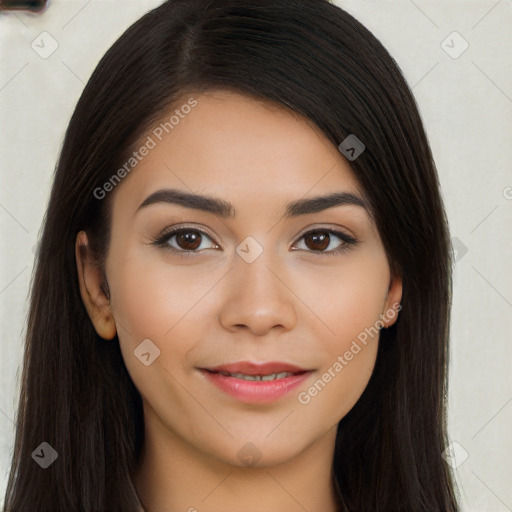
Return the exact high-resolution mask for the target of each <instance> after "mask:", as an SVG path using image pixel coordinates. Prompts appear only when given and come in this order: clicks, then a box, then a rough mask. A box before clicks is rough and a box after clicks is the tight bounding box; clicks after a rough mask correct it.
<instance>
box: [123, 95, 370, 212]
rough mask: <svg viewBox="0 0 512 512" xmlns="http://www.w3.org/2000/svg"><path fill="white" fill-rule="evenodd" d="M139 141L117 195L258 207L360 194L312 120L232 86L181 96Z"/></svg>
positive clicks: (350, 173) (349, 172) (351, 175)
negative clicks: (166, 191) (179, 194)
mask: <svg viewBox="0 0 512 512" xmlns="http://www.w3.org/2000/svg"><path fill="white" fill-rule="evenodd" d="M191 100H193V101H191ZM186 105H189V106H188V107H186V108H185V106H186ZM190 105H194V106H193V107H190ZM144 145H146V146H147V147H151V149H150V150H149V151H145V152H144V153H145V156H143V157H140V156H139V158H140V161H138V163H137V165H136V166H135V167H134V168H133V170H132V171H131V172H130V174H129V175H128V177H127V178H126V179H125V180H124V182H123V184H122V185H123V186H122V187H119V188H120V189H121V190H117V191H116V195H118V194H119V195H120V196H121V197H120V199H121V198H122V197H123V198H125V199H131V200H133V201H135V202H138V204H140V202H142V201H143V200H144V198H145V197H146V196H147V195H149V194H151V193H152V192H154V191H156V190H158V189H162V188H169V187H174V188H177V187H179V188H181V189H183V190H188V191H194V192H203V193H208V194H211V195H214V196H218V197H223V198H226V199H227V200H229V201H230V202H232V203H233V204H234V205H235V207H236V209H237V211H238V210H243V209H244V205H245V206H249V203H248V202H247V201H249V200H250V201H253V202H254V201H256V203H257V204H258V208H259V209H261V208H262V207H263V206H264V205H265V204H267V205H269V207H273V208H276V207H277V206H279V205H282V204H283V203H286V202H289V201H292V200H294V199H297V198H300V197H304V196H315V195H320V194H326V193H330V192H332V191H344V192H351V193H354V194H358V195H363V191H362V190H361V187H360V186H359V183H358V181H357V179H356V177H355V175H354V173H353V171H352V169H351V167H350V165H349V164H348V162H347V161H346V160H345V159H344V157H343V156H342V155H341V154H340V152H339V151H338V149H337V147H336V146H335V145H334V144H332V143H331V142H330V141H329V140H328V139H327V138H326V137H325V135H324V134H323V133H322V132H321V130H320V129H319V128H318V127H316V126H315V125H314V124H313V123H312V122H310V121H309V120H307V119H305V118H304V117H302V116H300V115H299V114H297V113H294V112H292V111H290V110H288V109H285V108H284V107H280V106H277V105H275V104H273V103H270V102H262V101H261V100H256V99H254V98H251V97H249V96H245V95H241V94H237V93H233V92H226V91H215V92H209V93H202V94H195V95H192V94H191V95H190V96H184V97H183V98H182V100H181V103H180V102H177V103H175V105H174V106H173V107H172V109H170V110H168V111H167V112H165V113H163V114H162V116H161V119H160V120H159V121H157V122H155V123H154V126H152V127H150V128H149V129H148V130H147V132H146V133H145V134H144V135H143V136H142V137H141V139H140V140H139V143H138V144H137V145H136V148H135V149H136V150H137V148H141V147H142V146H144ZM116 201H117V200H116Z"/></svg>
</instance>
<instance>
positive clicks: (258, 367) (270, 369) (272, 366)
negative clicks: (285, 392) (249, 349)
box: [204, 361, 309, 375]
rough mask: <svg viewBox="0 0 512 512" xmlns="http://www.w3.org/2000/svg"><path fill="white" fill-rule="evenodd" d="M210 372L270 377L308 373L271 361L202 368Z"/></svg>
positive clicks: (289, 365)
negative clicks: (284, 373) (271, 375)
mask: <svg viewBox="0 0 512 512" xmlns="http://www.w3.org/2000/svg"><path fill="white" fill-rule="evenodd" d="M204 370H208V371H210V372H227V373H241V374H243V375H270V374H272V373H282V372H287V373H304V372H307V371H309V370H308V369H306V368H301V367H299V366H296V365H294V364H290V363H282V362H279V361H271V362H268V363H253V362H250V361H240V362H238V363H229V364H222V365H220V366H215V367H213V368H204Z"/></svg>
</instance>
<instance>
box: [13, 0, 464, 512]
mask: <svg viewBox="0 0 512 512" xmlns="http://www.w3.org/2000/svg"><path fill="white" fill-rule="evenodd" d="M222 89H225V90H233V91H237V92H241V93H243V94H246V95H249V96H251V97H253V98H255V99H261V100H265V101H270V102H274V103H276V104H279V105H281V106H283V105H284V106H285V107H287V108H288V109H290V110H292V111H294V112H297V113H299V114H301V115H302V116H304V117H305V118H307V119H309V120H311V121H312V122H313V123H315V124H316V125H317V126H318V127H319V128H320V129H321V130H322V131H323V133H324V134H325V136H326V137H327V138H328V139H329V140H330V141H332V143H333V144H335V145H336V146H338V145H339V144H340V143H341V142H342V141H343V140H344V139H345V138H346V137H347V136H348V135H350V134H355V135H356V136H357V138H359V139H360V140H361V141H363V143H364V144H365V147H366V149H365V151H364V152H363V153H362V154H361V155H360V156H359V157H358V158H357V159H356V160H354V161H351V162H350V164H351V167H352V169H353V171H354V173H355V175H356V177H357V179H358V180H359V182H360V184H361V185H362V187H363V189H364V191H365V194H366V196H367V197H368V198H369V200H370V203H371V208H372V211H373V213H374V216H375V220H376V223H377V227H378V230H379V233H380V236H381V239H382V242H383V244H384V247H385V250H386V254H387V256H388V260H389V263H390V267H391V270H392V272H394V273H395V274H397V275H399V276H401V278H402V281H403V295H402V308H403V309H402V310H401V312H400V315H399V318H398V320H397V322H396V323H395V324H394V325H393V326H392V327H390V328H389V329H384V330H382V331H381V334H380V344H379V351H378V355H377V362H376V366H375V369H374V372H373V375H372V377H371V379H370V382H369V384H368V386H367V388H366V389H365V391H364V393H363V395H362V396H361V398H360V399H359V401H358V402H357V403H356V404H355V406H354V407H353V408H352V410H351V411H350V412H349V413H348V414H347V415H346V416H345V417H344V418H343V419H342V420H341V421H340V423H339V427H338V437H337V443H336V449H335V455H334V461H333V481H334V483H335V484H336V486H337V487H339V489H340V492H341V495H342V496H343V501H344V502H345V504H346V505H345V507H346V508H347V510H350V511H362V512H370V511H379V512H400V511H401V512H427V511H428V512H434V511H435V512H439V511H443V512H455V511H457V510H458V506H457V504H456V498H455V491H454V483H453V480H452V476H451V474H450V470H449V468H448V466H447V465H446V464H445V463H444V461H443V458H442V456H441V454H442V452H443V450H444V449H445V447H446V445H447V435H446V397H447V359H448V337H449V336H448V335H449V318H450V316H449V315H450V304H451V264H452V262H451V252H450V243H449V233H448V223H447V220H446V215H445V211H444V208H443V204H442V200H441V195H440V190H439V181H438V177H437V173H436V168H435V163H434V160H433V157H432V154H431V150H430V147H429V143H428V141H427V137H426V134H425V131H424V128H423V125H422V121H421V118H420V115H419V113H418V108H417V105H416V103H415V100H414V98H413V95H412V93H411V91H410V89H409V87H408V85H407V84H406V82H405V80H404V78H403V75H402V73H401V71H400V69H399V67H398V65H397V63H396V62H395V60H394V59H393V58H392V57H391V56H390V55H389V53H388V52H387V51H386V49H385V48H384V46H383V45H382V44H381V43H380V42H379V41H378V39H376V37H375V36H374V35H373V34H372V33H371V32H369V31H368V30H367V29H366V28H365V27H364V26H363V25H361V23H359V22H358V21H357V20H356V19H354V18H353V17H352V16H351V15H349V14H348V13H346V12H345V11H344V10H342V9H340V8H339V7H337V6H335V5H333V4H331V3H329V2H328V1H326V0H301V1H299V0H258V1H256V0H253V1H250V0H218V1H217V0H169V1H167V2H165V3H164V4H162V5H161V6H160V7H158V8H156V9H154V10H152V11H150V12H149V13H147V14H146V15H145V16H143V17H142V18H141V19H140V20H138V21H137V22H136V23H134V24H133V25H132V26H131V27H129V28H128V29H127V30H126V32H125V33H124V34H123V35H122V36H121V37H120V38H119V39H118V40H117V42H116V43H115V44H114V45H113V46H112V47H111V48H110V49H109V50H108V52H107V53H106V54H105V56H104V57H103V58H102V59H101V62H100V63H99V64H98V66H97V68H96V70H95V71H94V73H93V75H92V76H91V78H90V80H89V82H88V84H87V86H86V87H85V89H84V91H83V94H82V96H81V98H80V100H79V102H78V104H77V106H76V109H75V111H74V113H73V116H72V118H71V121H70V124H69V127H68V129H67V132H66V136H65V140H64V143H63V147H62V152H61V154H60V158H59V162H58V166H57V168H56V173H55V180H54V184H53V189H52V192H51V197H50V201H49V206H48V209H47V213H46V217H45V221H44V230H43V233H42V238H41V241H40V247H39V251H38V254H37V264H36V267H35V273H34V276H33V281H32V287H31V301H30V310H29V316H28V329H27V337H26V344H25V354H24V362H23V372H22V378H21V394H20V400H19V408H18V411H17V417H16V424H17V430H16V440H15V446H14V453H13V461H12V467H11V472H10V477H9V482H8V487H7V493H6V499H5V505H4V506H5V509H6V510H9V511H13V512H43V511H61V512H69V511H100V510H102V511H106V510H109V511H113V512H114V511H115V512H120V511H122V512H135V511H138V510H140V503H139V501H138V498H137V493H136V491H135V488H134V486H133V483H132V480H131V474H132V472H133V470H134V468H135V467H136V466H137V464H138V460H139V455H140V451H141V447H142V444H143V441H144V422H143V414H142V403H141V397H140V395H139V393H138V391H137V389H136V388H135V386H134V384H133V382H132V380H131V378H130V376H129V374H128V372H127V370H126V367H125V365H124V361H123V358H122V356H121V353H120V348H119V343H118V339H117V337H116V338H114V339H113V340H111V341H105V340H102V339H101V338H99V337H98V335H97V334H96V332H95V330H94V328H93V326H92V323H91V321H90V319H89V317H88V315H87V312H86V310H85V307H84V304H83V302H82V300H81V296H80V293H79V287H78V279H77V270H76V262H75V252H74V244H75V238H76V235H77V233H78V231H80V230H85V231H87V233H88V234H89V236H90V239H91V241H92V243H94V244H95V248H96V251H97V253H98V255H99V257H100V259H101V255H102V254H104V253H105V251H106V249H107V247H108V243H109V224H110V212H109V207H110V202H111V197H112V194H107V196H106V197H105V199H104V200H98V198H97V197H95V195H94V190H95V189H97V187H101V186H102V185H103V184H104V183H105V182H106V181H107V180H108V179H109V178H111V176H112V175H113V173H114V172H115V170H116V169H118V168H119V166H121V165H122V163H123V162H125V161H126V155H128V154H129V153H131V152H132V151H133V148H134V144H135V143H136V141H137V140H138V139H139V138H140V137H141V136H142V135H143V134H144V131H145V130H147V128H148V127H149V126H150V125H151V123H152V122H154V121H155V120H156V119H157V118H158V117H159V116H161V115H162V113H163V112H164V111H165V110H166V109H167V108H168V107H169V106H170V105H173V104H175V103H176V101H177V100H178V98H183V97H186V95H187V94H190V92H193V93H194V94H197V93H200V92H201V91H212V90H222ZM134 172H137V171H136V170H135V171H134ZM120 186H122V184H121V185H120ZM43 441H46V442H48V443H49V444H50V445H51V446H52V447H53V448H54V449H55V450H56V451H57V452H58V459H57V460H56V461H55V463H53V464H52V465H51V466H50V467H49V468H47V469H45V470H43V469H42V468H41V467H40V466H39V465H38V464H36V463H35V462H34V460H32V457H31V453H32V452H33V450H34V449H35V448H36V447H37V446H39V445H40V443H41V442H43ZM242 508H243V507H242Z"/></svg>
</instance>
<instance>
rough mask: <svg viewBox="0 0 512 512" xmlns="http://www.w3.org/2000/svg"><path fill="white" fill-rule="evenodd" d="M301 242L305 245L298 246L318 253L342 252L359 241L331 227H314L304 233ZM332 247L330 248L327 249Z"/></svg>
mask: <svg viewBox="0 0 512 512" xmlns="http://www.w3.org/2000/svg"><path fill="white" fill-rule="evenodd" d="M300 242H301V243H302V244H303V245H304V246H305V247H298V248H299V249H303V250H305V251H306V252H310V253H317V254H319V255H320V254H322V255H323V254H340V253H342V252H345V251H347V250H348V249H350V247H353V246H355V245H356V244H357V243H358V241H357V240H356V239H355V238H354V237H352V236H350V235H347V234H346V233H342V232H341V231H335V230H331V229H314V230H311V231H308V232H307V233H304V234H303V235H302V236H301V238H300ZM299 245H300V244H299ZM328 247H330V249H329V250H326V249H327V248H328Z"/></svg>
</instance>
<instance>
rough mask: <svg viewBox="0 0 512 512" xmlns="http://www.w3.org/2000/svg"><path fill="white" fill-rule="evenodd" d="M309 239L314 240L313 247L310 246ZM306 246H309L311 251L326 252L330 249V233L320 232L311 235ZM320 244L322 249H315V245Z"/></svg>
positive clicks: (317, 247)
mask: <svg viewBox="0 0 512 512" xmlns="http://www.w3.org/2000/svg"><path fill="white" fill-rule="evenodd" d="M308 239H312V240H313V247H311V246H310V244H308ZM305 241H306V245H307V246H308V248H309V249H320V250H324V249H326V248H327V247H329V241H330V240H329V234H328V233H322V232H320V231H317V232H314V233H311V234H309V235H308V236H307V237H306V239H305ZM318 243H320V247H319V246H318V245H317V246H316V247H315V244H318Z"/></svg>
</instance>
